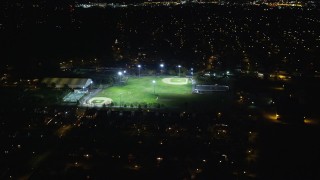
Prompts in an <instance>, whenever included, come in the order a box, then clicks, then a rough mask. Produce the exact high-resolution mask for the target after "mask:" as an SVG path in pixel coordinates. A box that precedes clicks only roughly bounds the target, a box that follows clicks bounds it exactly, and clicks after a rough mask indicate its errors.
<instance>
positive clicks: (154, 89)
mask: <svg viewBox="0 0 320 180" xmlns="http://www.w3.org/2000/svg"><path fill="white" fill-rule="evenodd" d="M152 84H153V94H156V81H155V80H152Z"/></svg>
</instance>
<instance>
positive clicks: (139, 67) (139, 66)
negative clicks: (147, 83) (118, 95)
mask: <svg viewBox="0 0 320 180" xmlns="http://www.w3.org/2000/svg"><path fill="white" fill-rule="evenodd" d="M140 69H141V65H140V64H138V71H139V77H140Z"/></svg>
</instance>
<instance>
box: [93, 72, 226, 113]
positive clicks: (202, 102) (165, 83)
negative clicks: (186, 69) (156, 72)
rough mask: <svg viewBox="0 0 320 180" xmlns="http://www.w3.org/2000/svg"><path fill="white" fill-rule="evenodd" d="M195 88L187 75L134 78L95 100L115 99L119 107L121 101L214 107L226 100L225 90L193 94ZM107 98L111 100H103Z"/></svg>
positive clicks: (177, 106)
mask: <svg viewBox="0 0 320 180" xmlns="http://www.w3.org/2000/svg"><path fill="white" fill-rule="evenodd" d="M153 80H155V83H153ZM191 91H192V84H191V81H190V80H189V79H187V78H169V77H141V78H132V77H130V78H129V80H128V82H127V84H124V85H121V86H113V87H109V88H106V89H104V90H102V91H101V92H100V93H98V94H97V95H96V96H95V97H94V98H92V99H91V102H92V103H94V104H95V105H97V106H99V104H100V103H101V102H110V101H109V100H111V101H112V102H113V105H114V106H119V104H120V101H121V106H124V105H126V106H127V107H130V106H131V105H133V106H134V107H137V106H138V105H141V106H142V107H143V106H145V105H146V104H147V106H148V107H158V106H159V105H160V106H161V107H169V108H170V107H175V108H184V107H185V106H189V107H192V108H198V107H199V108H203V107H213V106H221V105H222V104H224V103H223V102H225V96H226V95H225V93H222V94H221V93H217V94H211V95H198V94H192V92H191ZM104 99H105V100H106V99H108V101H103V100H104ZM89 102H90V101H89ZM106 104H108V103H106ZM100 105H101V104H100Z"/></svg>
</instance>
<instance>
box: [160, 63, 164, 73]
mask: <svg viewBox="0 0 320 180" xmlns="http://www.w3.org/2000/svg"><path fill="white" fill-rule="evenodd" d="M163 67H164V64H160V72H161V74H162V72H163Z"/></svg>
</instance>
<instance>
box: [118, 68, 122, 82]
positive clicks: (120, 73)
mask: <svg viewBox="0 0 320 180" xmlns="http://www.w3.org/2000/svg"><path fill="white" fill-rule="evenodd" d="M118 75H119V81H120V83H121V76H122V72H121V71H119V72H118Z"/></svg>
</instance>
